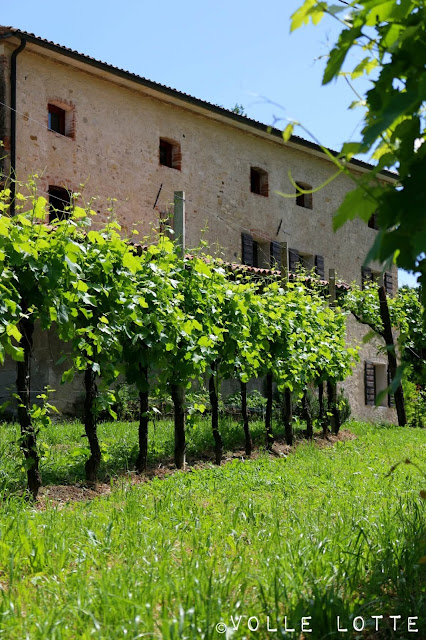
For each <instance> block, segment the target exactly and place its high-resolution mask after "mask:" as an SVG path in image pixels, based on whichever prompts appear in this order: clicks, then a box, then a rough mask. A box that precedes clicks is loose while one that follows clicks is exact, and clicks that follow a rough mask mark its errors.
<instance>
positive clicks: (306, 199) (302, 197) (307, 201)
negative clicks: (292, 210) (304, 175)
mask: <svg viewBox="0 0 426 640" xmlns="http://www.w3.org/2000/svg"><path fill="white" fill-rule="evenodd" d="M296 185H297V187H298V188H297V189H296V204H297V206H298V207H304V208H305V209H312V193H300V190H303V191H309V190H311V189H312V186H311V185H310V184H306V182H296Z"/></svg>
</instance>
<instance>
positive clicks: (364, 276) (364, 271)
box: [361, 267, 373, 289]
mask: <svg viewBox="0 0 426 640" xmlns="http://www.w3.org/2000/svg"><path fill="white" fill-rule="evenodd" d="M372 280H373V274H372V272H371V269H370V267H361V285H362V288H363V289H364V284H365V283H366V282H367V283H368V282H371V281H372Z"/></svg>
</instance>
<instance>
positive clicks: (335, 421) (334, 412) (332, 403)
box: [327, 269, 340, 435]
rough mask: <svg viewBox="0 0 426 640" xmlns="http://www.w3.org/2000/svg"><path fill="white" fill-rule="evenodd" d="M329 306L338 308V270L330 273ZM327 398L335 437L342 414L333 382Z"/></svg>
mask: <svg viewBox="0 0 426 640" xmlns="http://www.w3.org/2000/svg"><path fill="white" fill-rule="evenodd" d="M328 295H329V298H328V304H329V305H330V307H335V306H336V270H335V269H329V271H328ZM327 398H328V411H329V412H330V413H331V428H332V431H333V433H334V434H335V435H337V434H338V433H339V429H340V414H339V409H338V408H337V385H336V383H335V382H331V380H328V381H327Z"/></svg>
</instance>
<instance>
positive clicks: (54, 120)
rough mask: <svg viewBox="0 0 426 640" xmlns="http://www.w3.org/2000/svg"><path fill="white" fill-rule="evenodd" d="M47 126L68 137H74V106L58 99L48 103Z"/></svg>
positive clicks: (50, 129)
mask: <svg viewBox="0 0 426 640" xmlns="http://www.w3.org/2000/svg"><path fill="white" fill-rule="evenodd" d="M47 126H48V129H49V131H53V132H54V133H59V134H60V135H61V136H65V137H66V138H74V108H73V106H72V105H69V104H66V103H60V102H59V101H57V100H53V101H51V102H48V104H47Z"/></svg>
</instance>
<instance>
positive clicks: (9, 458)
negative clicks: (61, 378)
mask: <svg viewBox="0 0 426 640" xmlns="http://www.w3.org/2000/svg"><path fill="white" fill-rule="evenodd" d="M276 426H277V429H276V435H277V436H283V433H284V431H283V429H282V428H280V427H279V426H278V425H276ZM250 429H251V433H252V438H253V441H254V443H255V444H257V445H262V444H263V443H264V440H265V436H264V423H263V421H262V420H258V421H252V422H251V423H250ZM173 430H174V425H173V420H172V419H169V420H158V421H155V422H151V423H150V426H149V451H148V464H149V465H150V466H152V465H155V464H158V463H160V462H161V463H163V462H165V461H168V460H172V458H173ZM221 431H222V433H223V440H224V450H225V451H232V450H235V449H238V448H244V437H243V430H242V426H241V422H238V421H236V420H234V419H231V418H229V417H225V418H222V420H221ZM83 434H84V428H83V426H82V424H81V422H77V421H74V422H57V423H53V424H52V425H51V427H49V428H41V430H40V433H39V436H38V442H39V449H40V452H41V456H42V460H41V473H42V477H43V483H44V484H45V485H49V484H74V483H76V482H84V463H85V460H86V459H87V457H88V455H89V451H88V448H87V440H86V438H85V437H83ZM98 434H99V440H100V443H101V449H102V465H101V469H100V473H99V479H100V480H102V481H107V482H108V481H109V480H110V479H111V478H115V477H117V476H118V475H121V474H122V473H123V472H125V471H129V470H133V469H134V467H135V462H136V458H137V453H138V425H137V423H136V422H120V421H115V422H103V423H100V424H99V426H98ZM18 436H19V425H18V424H3V425H0V458H1V459H2V463H1V465H0V490H1V489H2V488H3V489H8V490H9V491H10V490H11V491H15V490H17V489H19V487H24V486H25V473H24V470H23V469H22V468H21V467H22V465H21V455H20V452H19V446H18V444H17V442H18ZM186 437H187V457H188V458H189V459H191V458H199V457H200V456H204V457H209V456H210V457H211V458H212V459H214V454H213V446H214V441H213V436H212V431H211V424H210V421H209V420H208V419H206V418H203V417H194V418H193V419H192V421H189V422H188V424H187V430H186Z"/></svg>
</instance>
